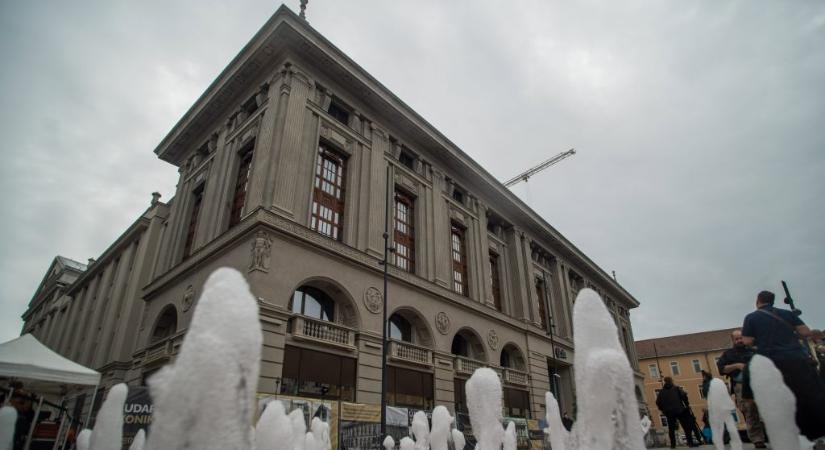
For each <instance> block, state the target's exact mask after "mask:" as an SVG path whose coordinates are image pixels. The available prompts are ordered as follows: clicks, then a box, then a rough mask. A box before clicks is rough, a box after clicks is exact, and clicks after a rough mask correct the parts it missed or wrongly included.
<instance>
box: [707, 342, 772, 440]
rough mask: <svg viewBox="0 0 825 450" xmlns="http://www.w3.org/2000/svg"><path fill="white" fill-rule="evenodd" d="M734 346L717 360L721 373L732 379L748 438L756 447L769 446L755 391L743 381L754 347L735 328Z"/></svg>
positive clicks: (717, 366)
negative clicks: (754, 394)
mask: <svg viewBox="0 0 825 450" xmlns="http://www.w3.org/2000/svg"><path fill="white" fill-rule="evenodd" d="M730 338H731V342H733V347H732V348H729V349H728V350H725V352H724V353H722V356H720V357H719V359H718V360H717V361H716V368H717V369H719V373H722V374H725V375H726V376H727V377H728V379H729V380H730V386H731V389H732V390H733V394H734V397H735V398H736V407H737V408H739V411H742V414H744V415H745V427H746V428H747V431H748V438H749V439H750V441H751V442H753V446H754V447H756V448H767V445H765V426H764V425H763V424H762V418H761V417H759V409H758V408H757V407H756V402H755V401H753V392H752V391H751V389H750V386H748V385H747V384H745V383H744V382H743V381H744V380H743V377H744V372H745V367H746V366H747V364H748V363H749V362H750V360H751V358H752V357H753V354H754V351H753V349H752V348H750V347H748V346H746V345H745V341H744V339H743V338H742V330H733V332H731V334H730Z"/></svg>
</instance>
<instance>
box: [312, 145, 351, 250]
mask: <svg viewBox="0 0 825 450" xmlns="http://www.w3.org/2000/svg"><path fill="white" fill-rule="evenodd" d="M326 163H330V165H327V164H326ZM330 169H332V170H330ZM327 175H332V176H333V177H334V179H329V178H327ZM346 185H347V156H346V154H345V153H343V152H341V151H339V150H337V149H336V148H335V147H333V146H331V145H328V144H327V143H325V142H319V143H318V152H317V153H316V163H315V174H314V176H313V185H312V204H311V206H310V229H312V230H313V231H315V232H317V233H319V234H321V235H323V236H326V237H328V238H330V239H334V240H336V241H339V242H341V241H343V236H344V213H345V210H346V195H347V189H346ZM330 189H331V190H332V192H329V190H330ZM327 212H328V213H329V214H328V215H327ZM325 230H329V231H325Z"/></svg>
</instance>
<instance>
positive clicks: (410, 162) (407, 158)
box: [398, 150, 415, 170]
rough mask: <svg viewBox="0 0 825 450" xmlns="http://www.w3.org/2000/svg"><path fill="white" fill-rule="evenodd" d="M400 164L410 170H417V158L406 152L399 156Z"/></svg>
mask: <svg viewBox="0 0 825 450" xmlns="http://www.w3.org/2000/svg"><path fill="white" fill-rule="evenodd" d="M398 162H400V163H401V165H402V166H404V167H406V168H408V169H410V170H415V156H413V155H412V154H410V153H409V152H407V151H405V150H402V151H401V154H400V155H398Z"/></svg>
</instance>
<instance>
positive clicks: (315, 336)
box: [290, 315, 355, 349]
mask: <svg viewBox="0 0 825 450" xmlns="http://www.w3.org/2000/svg"><path fill="white" fill-rule="evenodd" d="M290 322H291V323H290V329H291V330H292V336H293V337H295V338H296V339H308V340H312V341H316V342H321V343H325V344H331V345H335V346H338V347H344V348H347V349H354V348H355V330H352V329H350V328H348V327H345V326H343V325H339V324H337V323H333V322H327V321H324V320H319V319H313V318H311V317H307V316H298V315H296V316H293V317H292V318H291V319H290Z"/></svg>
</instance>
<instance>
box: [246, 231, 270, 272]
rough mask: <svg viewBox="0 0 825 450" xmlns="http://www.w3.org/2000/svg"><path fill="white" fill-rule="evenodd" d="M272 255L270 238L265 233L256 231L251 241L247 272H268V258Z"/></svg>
mask: <svg viewBox="0 0 825 450" xmlns="http://www.w3.org/2000/svg"><path fill="white" fill-rule="evenodd" d="M271 253H272V238H271V237H269V234H268V233H267V232H266V231H258V232H257V233H255V238H254V239H253V240H252V261H251V262H250V263H249V271H250V272H252V271H253V270H260V271H261V272H269V257H270V255H271Z"/></svg>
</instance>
